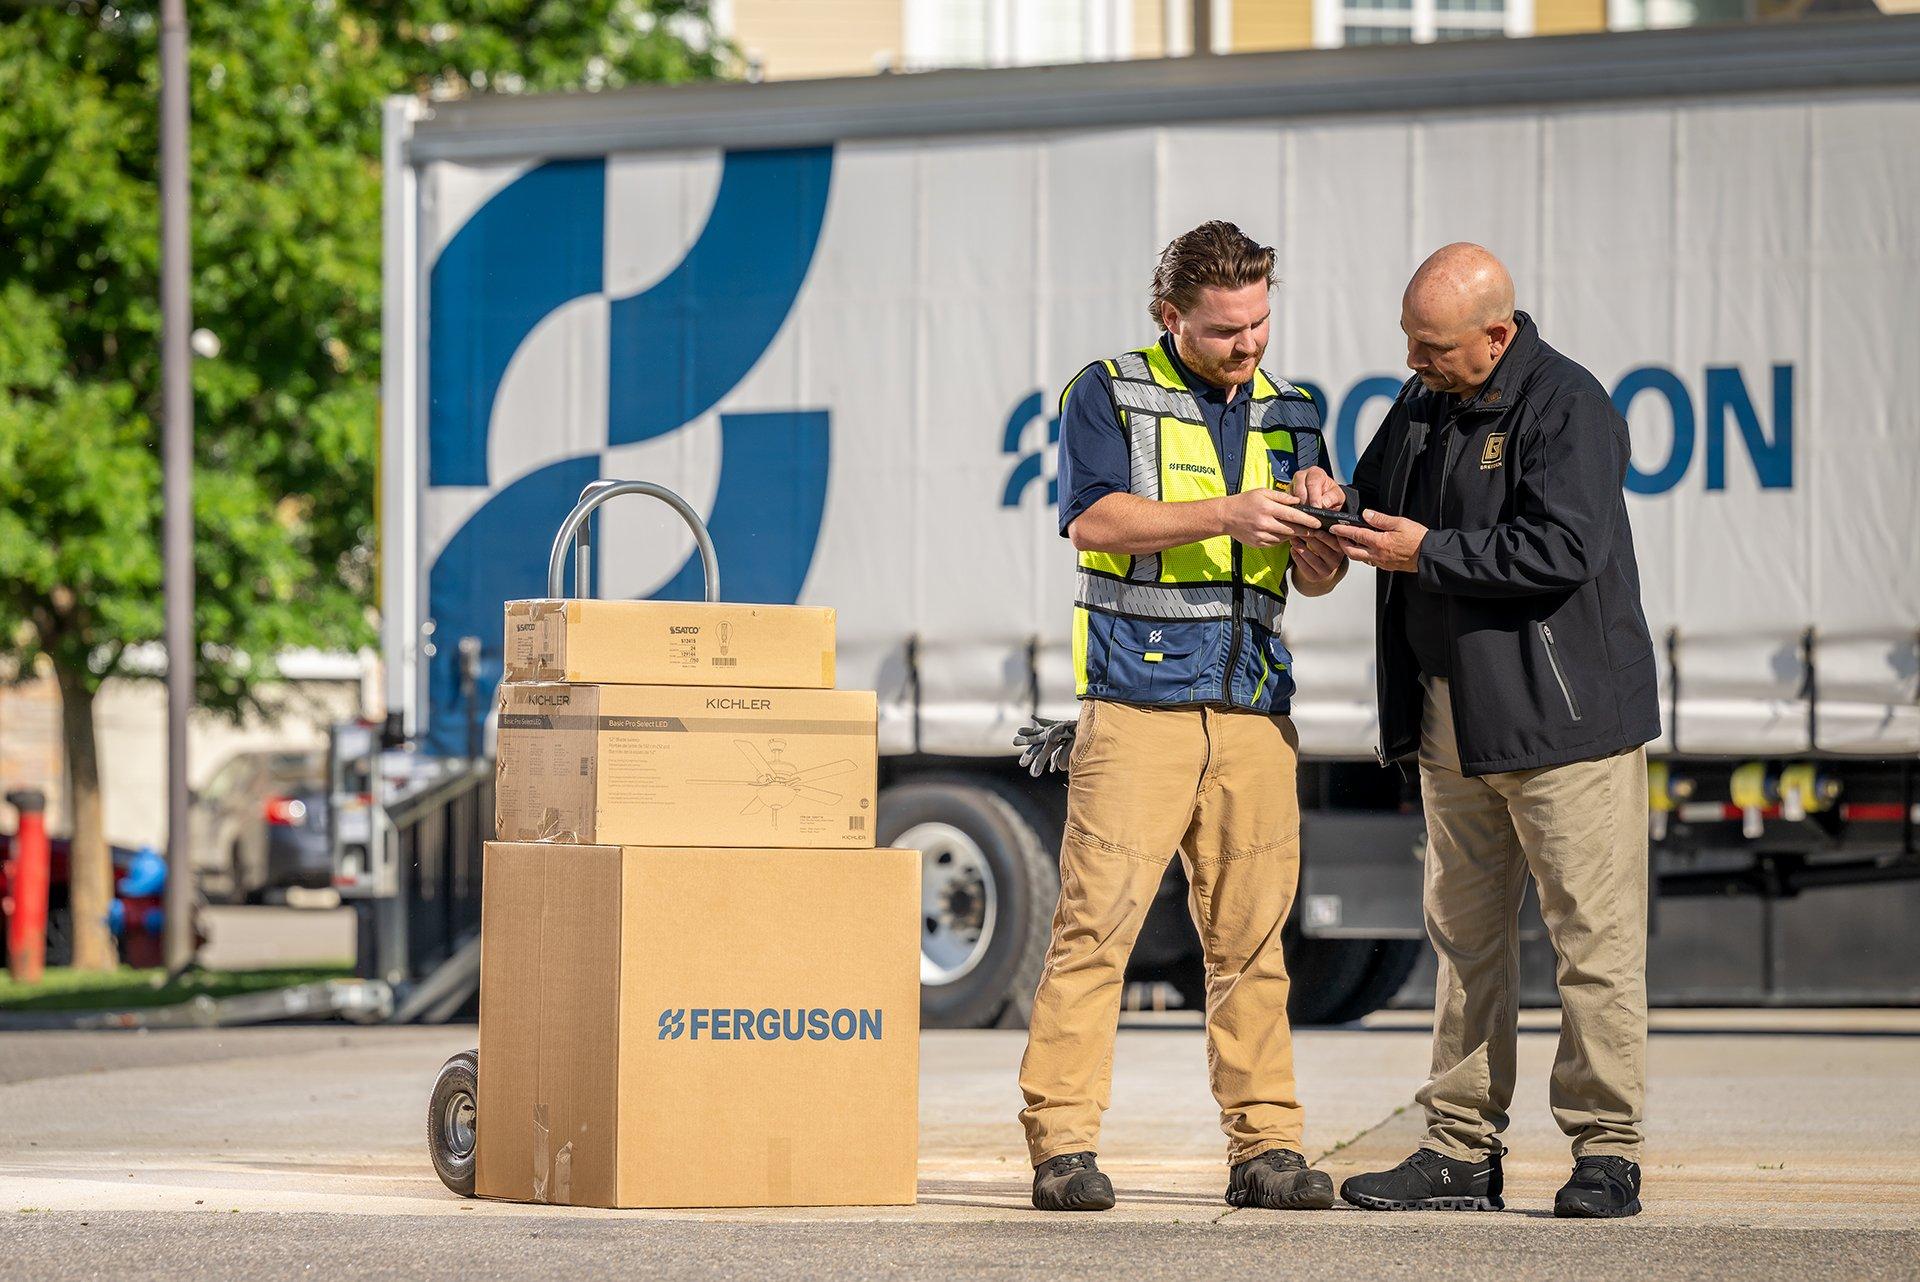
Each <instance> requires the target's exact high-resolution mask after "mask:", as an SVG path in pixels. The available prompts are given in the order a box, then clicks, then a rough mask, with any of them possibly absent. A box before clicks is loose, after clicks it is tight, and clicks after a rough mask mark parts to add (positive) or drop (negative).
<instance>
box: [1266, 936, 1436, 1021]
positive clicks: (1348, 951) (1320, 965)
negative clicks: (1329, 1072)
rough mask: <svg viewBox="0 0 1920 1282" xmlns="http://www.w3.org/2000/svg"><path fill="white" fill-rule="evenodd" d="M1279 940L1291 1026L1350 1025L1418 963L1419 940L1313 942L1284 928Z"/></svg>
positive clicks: (1378, 1003) (1378, 1004)
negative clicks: (1282, 946)
mask: <svg viewBox="0 0 1920 1282" xmlns="http://www.w3.org/2000/svg"><path fill="white" fill-rule="evenodd" d="M1283 940H1284V943H1285V947H1286V950H1287V971H1288V973H1289V974H1290V975H1291V976H1292V978H1293V988H1292V992H1291V994H1290V995H1289V996H1288V998H1287V1017H1288V1019H1289V1020H1291V1021H1292V1022H1293V1023H1295V1024H1351V1023H1352V1022H1353V1021H1354V1020H1357V1019H1359V1018H1360V1017H1361V1016H1363V1015H1367V1014H1370V1013H1372V1012H1373V1011H1376V1010H1378V1009H1379V1008H1380V1007H1381V1006H1383V1005H1385V1004H1386V1002H1387V1001H1388V1000H1389V999H1391V998H1392V997H1393V995H1394V994H1395V993H1397V992H1399V991H1400V986H1401V985H1402V984H1404V983H1406V982H1407V976H1408V975H1411V974H1412V973H1413V968H1414V966H1415V965H1416V964H1417V963H1418V962H1419V960H1420V941H1419V940H1417V939H1313V938H1309V937H1307V936H1305V935H1302V934H1301V933H1300V932H1299V929H1298V927H1296V926H1295V925H1294V924H1293V923H1292V922H1288V923H1287V928H1286V932H1285V934H1284V935H1283Z"/></svg>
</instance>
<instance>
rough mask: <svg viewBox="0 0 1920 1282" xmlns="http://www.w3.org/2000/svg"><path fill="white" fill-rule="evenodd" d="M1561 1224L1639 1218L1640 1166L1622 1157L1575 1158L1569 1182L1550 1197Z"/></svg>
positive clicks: (1596, 1156)
mask: <svg viewBox="0 0 1920 1282" xmlns="http://www.w3.org/2000/svg"><path fill="white" fill-rule="evenodd" d="M1553 1213H1554V1214H1555V1215H1557V1216H1559V1217H1560V1218H1561V1219H1563V1220H1617V1219H1620V1218H1622V1217H1624V1216H1628V1215H1638V1214H1640V1164H1639V1163H1638V1162H1629V1161H1628V1160H1627V1159H1626V1158H1624V1157H1601V1156H1598V1155H1595V1156H1593V1157H1576V1158H1574V1159H1573V1178H1572V1179H1570V1180H1568V1181H1567V1182H1566V1185H1565V1186H1564V1187H1563V1188H1561V1190H1560V1191H1559V1192H1558V1193H1556V1194H1554V1195H1553Z"/></svg>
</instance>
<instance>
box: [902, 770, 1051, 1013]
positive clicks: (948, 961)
mask: <svg viewBox="0 0 1920 1282" xmlns="http://www.w3.org/2000/svg"><path fill="white" fill-rule="evenodd" d="M1030 814H1031V817H1029V815H1030ZM1040 822H1042V817H1041V813H1040V811H1039V808H1038V807H1035V806H1032V805H1031V803H1029V802H1028V801H1027V799H1026V798H1024V797H1021V796H1020V795H1019V794H1018V793H1017V792H1016V791H1015V790H1014V789H1012V788H1009V787H1006V786H1003V785H1001V784H999V783H997V782H995V781H993V780H990V779H983V778H976V777H970V776H966V775H929V776H922V777H920V778H915V779H910V780H908V781H906V782H903V783H899V784H896V785H894V786H893V787H891V788H888V789H887V790H886V791H885V792H883V793H881V794H880V822H879V827H878V830H877V835H878V836H879V839H880V844H882V845H885V846H899V847H902V848H905V849H908V850H918V851H920V852H921V874H920V931H921V933H920V1019H921V1022H922V1023H923V1024H924V1025H925V1026H926V1027H928V1028H983V1027H986V1026H988V1025H990V1024H992V1023H994V1022H995V1020H996V1018H998V1017H999V1016H1000V1015H1001V1013H1002V1012H1003V1011H1005V1010H1007V1009H1008V1004H1009V1002H1010V1001H1011V1002H1012V1003H1013V1008H1014V1009H1015V1010H1016V1011H1017V1012H1018V1014H1019V1016H1020V1020H1019V1022H1024V1018H1025V1014H1026V1003H1027V1002H1028V1001H1029V1000H1030V999H1031V997H1032V995H1033V989H1034V986H1035V985H1036V984H1037V983H1039V980H1040V967H1041V965H1042V963H1043V962H1044V961H1045V960H1046V953H1047V938H1048V931H1049V925H1050V923H1051V921H1052V917H1053V905H1054V900H1055V899H1056V898H1057V897H1058V894H1059V888H1060V875H1059V871H1058V862H1057V860H1056V859H1055V858H1054V857H1053V855H1052V850H1053V840H1052V839H1051V838H1049V839H1045V840H1043V839H1042V838H1041V835H1040V833H1039V832H1038V831H1037V825H1038V824H1039V823H1040Z"/></svg>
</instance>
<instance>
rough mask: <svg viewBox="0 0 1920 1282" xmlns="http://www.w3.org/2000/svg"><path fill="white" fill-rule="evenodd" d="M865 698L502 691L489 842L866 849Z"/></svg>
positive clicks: (871, 743) (871, 765)
mask: <svg viewBox="0 0 1920 1282" xmlns="http://www.w3.org/2000/svg"><path fill="white" fill-rule="evenodd" d="M875 712H876V709H875V703H874V696H873V692H872V691H870V690H759V689H751V688H744V687H737V686H623V685H582V684H564V683H542V682H530V683H524V684H518V685H514V684H508V685H502V686H501V687H500V724H499V746H498V753H497V756H496V761H497V767H498V768H497V773H496V775H495V787H494V805H495V819H496V828H495V832H496V834H497V835H498V836H499V838H500V839H501V840H502V841H571V842H585V843H593V842H599V843H602V844H605V845H623V846H811V847H816V848H817V847H829V848H834V849H858V848H861V847H865V846H871V845H873V820H874V797H875V793H876V791H877V776H878V773H879V747H878V743H877V739H876V734H877V730H876V719H875Z"/></svg>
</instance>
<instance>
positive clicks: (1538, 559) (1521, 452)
mask: <svg viewBox="0 0 1920 1282" xmlns="http://www.w3.org/2000/svg"><path fill="white" fill-rule="evenodd" d="M1519 320H1520V332H1519V334H1518V335H1517V336H1516V338H1515V339H1514V342H1513V345H1512V346H1511V347H1509V348H1508V349H1507V351H1506V353H1505V354H1504V355H1503V356H1502V357H1501V360H1500V364H1499V365H1498V366H1497V367H1496V368H1495V369H1494V371H1493V374H1492V375H1491V376H1490V377H1489V378H1488V379H1487V382H1486V383H1485V385H1484V386H1482V387H1481V389H1480V390H1479V392H1478V393H1476V394H1475V395H1474V396H1472V397H1470V398H1468V399H1466V400H1465V401H1459V402H1456V401H1455V398H1452V397H1447V396H1443V395H1441V394H1439V393H1434V392H1429V391H1427V390H1426V389H1425V388H1423V387H1422V386H1421V385H1420V383H1419V380H1418V379H1410V380H1408V382H1407V385H1406V386H1405V387H1404V388H1402V389H1401V392H1400V397H1399V399H1398V400H1397V401H1396V402H1395V403H1394V406H1393V409H1392V410H1391V411H1389V412H1388V414H1387V419H1386V422H1385V423H1384V424H1382V426H1381V428H1380V431H1379V432H1378V433H1377V434H1376V435H1375V436H1374V438H1373V440H1372V442H1371V443H1369V444H1368V446H1367V450H1366V453H1365V454H1364V455H1363V456H1362V457H1361V459H1360V465H1359V467H1358V468H1357V469H1356V470H1355V472H1354V477H1353V481H1354V483H1353V485H1352V486H1350V487H1349V488H1348V494H1347V501H1348V505H1349V506H1350V507H1352V506H1356V505H1357V506H1359V507H1365V508H1372V509H1374V510H1375V511H1380V512H1388V513H1392V514H1393V515H1395V516H1403V515H1411V516H1414V517H1415V519H1421V515H1420V514H1419V513H1407V512H1405V511H1404V510H1403V507H1402V505H1403V504H1404V503H1405V501H1406V496H1407V486H1408V478H1409V476H1410V475H1411V473H1412V470H1413V467H1414V465H1415V462H1416V460H1418V459H1419V457H1420V455H1421V452H1422V451H1423V450H1427V449H1441V450H1444V451H1447V462H1446V464H1445V474H1444V479H1443V480H1442V483H1441V491H1440V516H1439V520H1438V521H1437V522H1433V523H1432V524H1433V529H1432V531H1431V532H1430V533H1429V534H1428V535H1427V536H1426V539H1425V540H1424V541H1423V542H1422V544H1421V546H1420V566H1419V571H1418V573H1419V576H1420V583H1421V586H1422V587H1424V588H1426V589H1427V590H1428V591H1429V592H1434V593H1437V594H1439V595H1440V597H1441V599H1442V602H1443V605H1444V614H1445V618H1446V625H1447V628H1446V630H1447V644H1448V645H1449V646H1450V647H1451V651H1452V667H1453V676H1452V680H1451V682H1450V683H1449V684H1450V688H1451V691H1452V696H1453V716H1454V727H1455V732H1456V735H1457V737H1458V740H1459V746H1460V763H1461V766H1462V768H1463V770H1464V771H1465V773H1467V774H1469V775H1484V774H1497V773H1499V772H1502V771H1507V770H1528V769H1533V768H1536V767H1540V766H1556V765H1563V764H1565V763H1567V762H1570V761H1585V760H1590V759H1592V758H1596V757H1604V756H1609V755H1611V754H1613V753H1616V752H1620V751H1622V750H1624V749H1627V748H1631V747H1635V746H1637V745H1639V744H1643V743H1646V742H1647V741H1648V740H1650V739H1655V738H1658V737H1659V734H1660V705H1659V698H1658V692H1657V689H1656V681H1655V676H1654V663H1653V641H1652V638H1651V637H1649V636H1648V634H1647V620H1646V615H1645V614H1644V613H1643V612H1642V611H1641V608H1640V570H1639V566H1638V565H1637V564H1636V562H1635V560H1634V555H1633V531H1632V530H1631V529H1630V528H1629V527H1628V525H1627V507H1626V499H1625V497H1624V495H1623V494H1622V493H1621V483H1622V481H1623V480H1624V479H1625V477H1626V470H1627V454H1628V442H1627V424H1626V420H1624V419H1623V418H1621V417H1620V414H1619V413H1618V412H1617V411H1616V410H1615V409H1614V408H1613V402H1612V401H1611V400H1609V399H1608V397H1607V393H1606V391H1605V389H1603V388H1602V387H1601V386H1600V384H1599V382H1598V381H1597V380H1596V379H1595V378H1594V377H1593V375H1591V374H1589V373H1587V371H1586V370H1584V369H1582V368H1581V367H1580V366H1578V365H1576V364H1574V363H1573V362H1572V361H1570V360H1568V359H1567V358H1566V357H1564V356H1562V355H1561V354H1560V353H1559V352H1556V351H1554V350H1553V349H1552V348H1551V347H1549V346H1547V345H1546V344H1545V343H1544V342H1542V341H1541V340H1540V333H1539V330H1538V329H1536V328H1535V327H1534V323H1533V320H1532V318H1531V317H1529V316H1527V315H1526V313H1524V312H1522V313H1520V314H1519ZM1449 408H1450V410H1451V412H1449ZM1443 415H1444V416H1445V417H1444V418H1443V417H1442V416H1443ZM1374 577H1375V580H1376V588H1375V592H1376V615H1377V632H1378V637H1377V640H1376V647H1377V651H1376V655H1377V665H1376V666H1377V673H1378V678H1377V679H1378V682H1379V699H1380V752H1381V756H1382V758H1383V759H1385V760H1389V761H1392V760H1397V759H1400V758H1404V757H1407V756H1410V755H1412V754H1414V753H1416V752H1417V751H1418V749H1419V746H1420V707H1421V688H1420V681H1419V666H1418V664H1417V663H1416V662H1415V660H1414V656H1413V649H1412V647H1411V646H1410V645H1408V643H1407V636H1406V620H1405V612H1406V602H1405V594H1404V592H1397V591H1396V590H1395V581H1396V580H1397V579H1399V578H1400V577H1401V576H1400V575H1398V574H1378V575H1375V576H1374Z"/></svg>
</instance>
